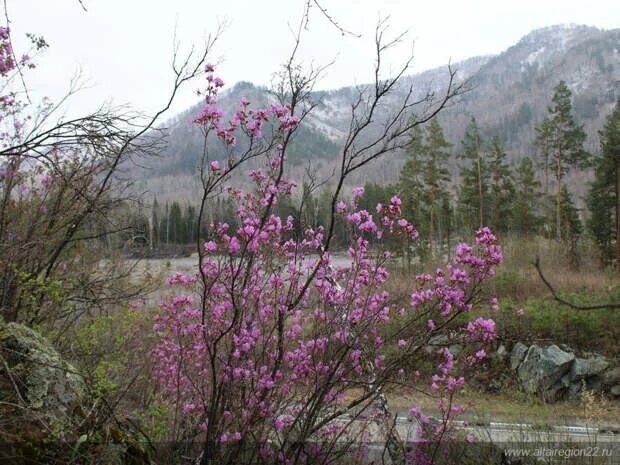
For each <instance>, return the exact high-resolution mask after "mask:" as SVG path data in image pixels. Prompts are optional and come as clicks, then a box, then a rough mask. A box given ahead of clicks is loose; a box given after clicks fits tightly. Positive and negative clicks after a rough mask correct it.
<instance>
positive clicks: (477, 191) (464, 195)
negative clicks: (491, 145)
mask: <svg viewBox="0 0 620 465" xmlns="http://www.w3.org/2000/svg"><path fill="white" fill-rule="evenodd" d="M482 144H483V142H482V137H481V136H480V130H479V129H478V123H477V122H476V119H475V118H473V117H472V119H471V121H470V122H469V125H468V126H467V129H466V131H465V136H464V137H463V140H462V141H461V146H462V152H461V153H460V155H459V158H461V159H464V160H467V161H468V165H467V166H463V167H461V186H460V192H459V203H460V204H461V205H460V211H461V214H462V215H463V216H464V218H463V223H464V224H465V226H466V227H468V228H480V227H482V226H484V225H485V224H486V222H487V217H488V215H487V212H486V208H487V205H488V202H489V192H488V185H487V183H486V179H487V176H488V165H487V163H486V160H485V156H484V153H483V150H482Z"/></svg>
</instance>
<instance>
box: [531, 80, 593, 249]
mask: <svg viewBox="0 0 620 465" xmlns="http://www.w3.org/2000/svg"><path fill="white" fill-rule="evenodd" d="M552 102H553V105H552V106H551V107H549V108H548V111H549V118H548V119H546V120H545V121H543V123H542V125H541V126H540V128H539V130H538V137H539V139H538V143H539V144H541V143H542V141H541V138H542V137H543V135H544V137H545V141H544V144H545V146H546V147H547V149H548V157H549V162H550V163H551V164H552V165H553V170H554V175H555V183H556V186H555V187H556V193H555V230H556V238H557V239H558V240H562V238H563V237H566V235H567V234H568V233H569V231H564V234H562V212H561V209H562V195H563V194H562V188H563V186H564V177H565V176H566V173H567V172H568V170H569V169H570V168H574V167H583V166H585V165H586V164H587V161H588V159H587V158H588V154H587V153H586V152H585V150H584V148H583V143H584V141H585V138H586V134H585V132H584V131H583V128H582V127H581V126H580V125H578V124H577V122H576V121H575V118H574V117H573V114H572V104H571V91H570V89H569V88H568V86H567V85H566V83H565V82H564V81H560V83H559V84H558V85H557V86H556V88H555V90H554V94H553V98H552Z"/></svg>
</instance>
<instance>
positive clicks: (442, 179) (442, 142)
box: [422, 118, 452, 249]
mask: <svg viewBox="0 0 620 465" xmlns="http://www.w3.org/2000/svg"><path fill="white" fill-rule="evenodd" d="M450 147H452V144H450V143H449V142H448V141H447V140H446V138H445V136H444V133H443V129H442V127H441V125H440V124H439V121H437V118H433V120H432V121H431V124H430V127H429V131H428V138H427V143H426V151H425V154H424V155H425V156H424V159H423V161H422V176H423V178H422V179H423V183H424V184H423V188H422V189H423V191H422V198H423V200H424V201H425V203H426V205H427V207H428V210H429V212H428V239H429V245H430V247H431V249H432V248H433V245H434V243H435V234H436V232H437V215H438V213H439V207H440V205H441V203H442V199H443V197H444V196H445V195H446V194H447V186H448V182H449V181H450V172H449V171H448V168H447V164H448V160H449V158H450V152H449V149H450Z"/></svg>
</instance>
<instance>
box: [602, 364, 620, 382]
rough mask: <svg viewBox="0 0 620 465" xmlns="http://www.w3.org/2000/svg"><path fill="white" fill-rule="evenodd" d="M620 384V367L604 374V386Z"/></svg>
mask: <svg viewBox="0 0 620 465" xmlns="http://www.w3.org/2000/svg"><path fill="white" fill-rule="evenodd" d="M618 384H620V367H615V368H612V369H611V370H608V371H606V372H605V373H604V374H603V385H604V386H616V385H618Z"/></svg>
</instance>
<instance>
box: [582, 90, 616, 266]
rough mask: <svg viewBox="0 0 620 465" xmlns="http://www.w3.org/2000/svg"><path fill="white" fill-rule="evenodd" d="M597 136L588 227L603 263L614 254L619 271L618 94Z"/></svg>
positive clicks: (588, 202) (589, 196)
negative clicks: (598, 148)
mask: <svg viewBox="0 0 620 465" xmlns="http://www.w3.org/2000/svg"><path fill="white" fill-rule="evenodd" d="M600 135H601V152H600V155H599V156H598V157H597V158H596V160H595V170H594V181H593V182H592V183H591V184H590V190H589V193H588V197H587V205H588V208H589V210H590V214H591V216H590V220H589V221H588V229H589V230H590V232H591V233H592V235H593V236H594V240H595V241H596V243H597V245H598V246H599V248H600V249H601V252H602V255H603V261H604V262H605V263H606V264H610V263H611V262H612V261H613V259H614V255H615V259H616V273H618V274H620V241H618V240H617V235H618V230H619V228H620V195H619V193H620V97H619V98H618V101H617V102H616V106H615V107H614V109H613V110H612V112H611V114H610V115H609V116H608V117H607V120H606V122H605V126H604V127H603V129H602V131H600ZM614 242H615V245H616V247H615V251H614ZM614 252H615V253H614Z"/></svg>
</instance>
